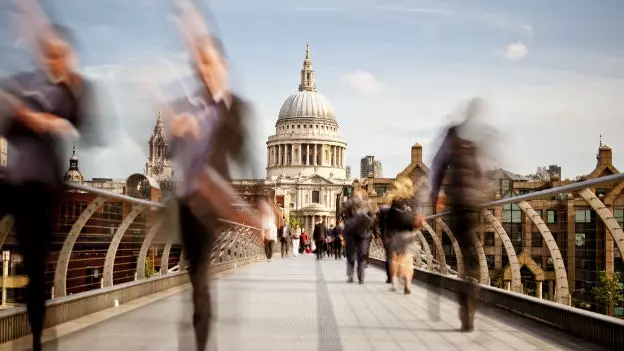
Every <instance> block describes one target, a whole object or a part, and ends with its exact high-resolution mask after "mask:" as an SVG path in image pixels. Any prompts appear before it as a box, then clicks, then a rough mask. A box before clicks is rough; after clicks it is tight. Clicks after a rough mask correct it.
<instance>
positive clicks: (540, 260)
mask: <svg viewBox="0 0 624 351" xmlns="http://www.w3.org/2000/svg"><path fill="white" fill-rule="evenodd" d="M531 259H533V261H535V263H536V264H537V265H538V266H539V268H542V256H532V257H531Z"/></svg>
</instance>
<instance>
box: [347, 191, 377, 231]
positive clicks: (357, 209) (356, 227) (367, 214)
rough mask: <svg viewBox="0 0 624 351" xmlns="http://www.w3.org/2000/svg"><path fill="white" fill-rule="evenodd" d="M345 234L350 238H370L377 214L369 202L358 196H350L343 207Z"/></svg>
mask: <svg viewBox="0 0 624 351" xmlns="http://www.w3.org/2000/svg"><path fill="white" fill-rule="evenodd" d="M342 217H343V218H344V223H345V236H346V237H348V238H360V239H365V238H370V237H371V235H372V229H373V225H374V221H375V214H374V213H373V210H372V208H371V207H370V205H369V204H368V202H366V201H364V200H362V199H360V198H358V197H352V198H350V199H349V200H348V201H347V202H346V204H345V206H344V209H343V214H342Z"/></svg>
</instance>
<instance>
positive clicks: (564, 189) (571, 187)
mask: <svg viewBox="0 0 624 351" xmlns="http://www.w3.org/2000/svg"><path fill="white" fill-rule="evenodd" d="M618 181H624V173H618V174H613V175H610V176H605V177H600V178H595V179H590V180H584V181H580V182H576V183H573V184H566V185H560V186H556V187H552V188H549V189H544V190H539V191H535V192H532V193H528V194H523V195H517V196H511V197H506V198H504V199H500V200H495V201H492V202H490V203H488V204H486V205H483V206H482V207H481V208H482V209H486V208H488V207H499V206H503V205H508V204H512V203H516V202H520V201H530V200H536V199H539V198H544V197H548V196H552V195H556V194H560V193H570V192H574V191H578V190H583V189H587V188H592V187H595V186H596V185H602V184H607V183H613V182H618ZM449 214H451V212H450V211H446V212H442V213H438V214H434V215H430V216H426V217H425V219H435V218H438V217H442V216H445V215H449Z"/></svg>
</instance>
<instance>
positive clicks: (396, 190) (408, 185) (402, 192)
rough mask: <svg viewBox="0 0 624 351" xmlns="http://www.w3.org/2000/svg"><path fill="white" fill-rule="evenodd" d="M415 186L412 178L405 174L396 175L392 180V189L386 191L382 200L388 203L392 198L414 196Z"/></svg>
mask: <svg viewBox="0 0 624 351" xmlns="http://www.w3.org/2000/svg"><path fill="white" fill-rule="evenodd" d="M415 192H416V188H415V187H414V183H413V182H412V180H411V179H410V178H408V177H405V176H400V177H398V178H397V179H396V180H395V181H394V182H392V189H391V190H390V191H389V192H387V193H386V195H385V198H384V202H385V203H387V204H389V203H391V202H392V201H394V200H399V199H407V198H410V197H412V196H414V193H415Z"/></svg>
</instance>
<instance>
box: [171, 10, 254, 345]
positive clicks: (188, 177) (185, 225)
mask: <svg viewBox="0 0 624 351" xmlns="http://www.w3.org/2000/svg"><path fill="white" fill-rule="evenodd" d="M189 16H190V17H194V18H198V16H199V14H198V13H196V12H193V13H183V15H182V17H187V18H188V17H189ZM186 22H189V21H184V20H182V19H180V21H178V25H179V26H180V29H181V30H182V33H183V35H184V37H185V39H186V42H187V45H188V48H189V51H190V54H191V57H192V58H193V69H194V70H195V72H196V77H197V78H198V80H199V82H200V85H201V89H200V90H199V91H198V92H196V94H195V96H193V97H187V99H186V100H184V101H181V102H178V103H176V108H175V110H178V111H184V112H183V113H176V112H175V111H173V109H171V111H169V113H168V115H169V116H168V117H169V118H167V120H166V127H167V128H168V132H169V134H170V135H171V138H170V139H171V140H170V149H169V151H170V153H171V156H172V159H173V161H174V164H175V165H176V167H177V168H178V169H179V173H180V174H181V175H182V182H181V183H179V184H176V187H175V189H174V191H175V194H176V197H177V206H178V210H179V211H178V213H179V221H180V234H181V237H182V242H183V245H184V247H185V252H186V254H187V257H188V259H189V261H190V270H189V274H190V279H191V285H192V287H193V310H194V312H193V318H192V319H193V328H194V331H195V341H196V347H197V350H198V351H203V350H205V349H206V345H207V343H208V339H209V335H210V321H211V317H212V307H211V297H210V288H209V283H210V280H209V279H210V278H209V266H210V256H211V252H212V247H213V243H214V240H215V237H216V235H217V234H218V233H219V232H220V229H221V225H222V222H221V221H219V218H227V217H228V215H229V214H231V213H232V212H233V211H232V208H231V204H232V202H233V201H234V200H233V198H234V196H233V195H232V194H231V189H230V188H229V186H228V184H227V182H228V180H229V179H230V169H229V164H228V163H229V162H232V161H233V162H238V163H243V162H246V161H248V160H249V158H248V157H247V156H248V154H247V153H246V152H245V151H247V150H246V149H245V146H246V140H247V138H246V133H245V124H246V121H245V118H246V117H247V104H246V103H244V102H243V101H242V100H241V99H240V98H238V97H237V96H235V95H233V94H232V93H231V92H230V91H229V89H228V87H227V79H226V77H227V67H226V60H225V56H224V54H223V48H222V46H221V45H220V42H219V41H218V40H217V39H216V38H214V37H213V36H212V35H210V34H209V33H190V31H189V28H187V27H185V25H186V24H187V23H186ZM207 167H208V169H209V172H208V173H206V168H207ZM255 217H256V219H258V218H262V216H255ZM248 223H250V224H251V225H255V226H257V227H260V226H261V224H260V223H259V222H258V223H255V222H253V220H250V222H248Z"/></svg>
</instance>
